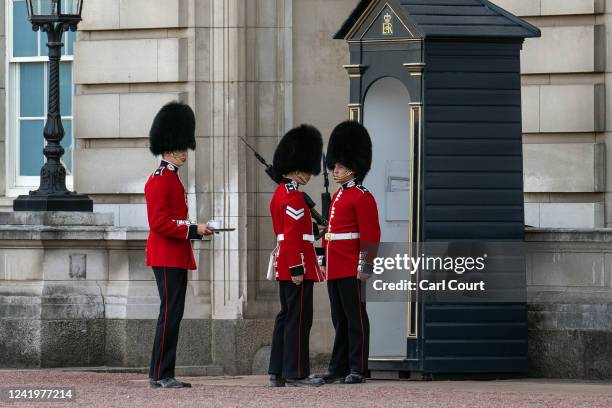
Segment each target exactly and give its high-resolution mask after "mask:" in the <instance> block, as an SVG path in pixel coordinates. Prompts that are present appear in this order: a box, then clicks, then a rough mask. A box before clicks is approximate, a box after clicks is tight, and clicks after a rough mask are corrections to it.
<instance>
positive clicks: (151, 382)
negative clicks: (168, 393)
mask: <svg viewBox="0 0 612 408" xmlns="http://www.w3.org/2000/svg"><path fill="white" fill-rule="evenodd" d="M149 387H151V388H159V387H161V385H159V382H157V381H155V380H154V379H152V378H149Z"/></svg>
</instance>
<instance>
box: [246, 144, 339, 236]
mask: <svg viewBox="0 0 612 408" xmlns="http://www.w3.org/2000/svg"><path fill="white" fill-rule="evenodd" d="M240 139H242V142H243V143H244V144H245V145H246V146H247V147H248V148H249V149H250V150H251V151H252V152H253V153H254V154H255V158H256V159H257V161H259V162H260V163H261V164H263V165H264V166H265V168H266V174H267V175H268V176H270V178H271V179H272V180H273V181H274V182H275V183H276V184H280V183H282V181H283V175H282V174H276V172H275V171H274V168H273V167H272V166H271V165H269V164H268V163H267V162H266V159H264V158H263V157H261V155H260V154H259V153H257V150H255V148H254V147H253V146H251V145H250V144H249V143H248V142H247V141H246V140H244V138H243V137H242V136H240ZM301 193H302V195H303V196H304V200H305V201H306V205H307V206H308V208H310V215H312V218H314V220H315V221H316V222H317V224H319V225H320V226H322V227H327V220H326V219H325V218H323V216H321V214H319V212H318V211H317V210H315V206H316V204H315V202H314V201H313V199H312V198H310V196H309V195H308V194H306V193H304V192H303V191H302V192H301Z"/></svg>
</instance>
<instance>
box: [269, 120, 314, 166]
mask: <svg viewBox="0 0 612 408" xmlns="http://www.w3.org/2000/svg"><path fill="white" fill-rule="evenodd" d="M322 157H323V138H322V137H321V132H319V131H318V130H317V128H315V127H313V126H310V125H301V126H298V127H296V128H295V129H291V130H290V131H289V132H287V134H285V136H283V138H282V139H281V141H280V143H279V144H278V146H277V147H276V151H275V152H274V159H273V160H272V167H273V168H274V172H275V173H276V174H280V175H282V174H288V173H291V172H294V171H303V172H306V173H310V174H314V175H318V174H319V173H321V158H322Z"/></svg>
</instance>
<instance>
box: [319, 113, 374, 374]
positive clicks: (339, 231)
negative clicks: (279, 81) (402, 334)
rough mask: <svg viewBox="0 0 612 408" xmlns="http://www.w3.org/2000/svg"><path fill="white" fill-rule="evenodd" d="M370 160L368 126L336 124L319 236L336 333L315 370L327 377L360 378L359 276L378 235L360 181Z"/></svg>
mask: <svg viewBox="0 0 612 408" xmlns="http://www.w3.org/2000/svg"><path fill="white" fill-rule="evenodd" d="M371 163H372V142H371V140H370V136H369V134H368V131H367V130H366V129H365V128H364V127H363V126H362V125H361V124H359V123H357V122H353V121H348V122H343V123H341V124H340V125H338V126H337V127H336V128H335V129H334V131H333V132H332V134H331V137H330V140H329V145H328V148H327V166H328V168H329V169H330V170H333V172H334V180H335V181H336V182H338V183H339V184H341V187H340V189H338V191H336V193H335V194H334V196H333V199H332V205H331V207H330V211H329V215H328V221H329V225H328V227H327V231H326V234H325V240H324V241H323V248H324V250H325V257H324V263H325V270H326V273H327V290H328V294H329V300H330V306H331V317H332V322H333V324H334V329H335V331H336V337H335V340H334V348H333V351H332V356H331V360H330V363H329V368H328V372H327V373H326V374H323V375H317V376H316V377H317V378H322V379H323V380H324V381H325V382H326V383H333V382H337V381H340V382H344V383H345V384H357V383H362V382H365V376H366V372H367V367H368V354H369V337H370V325H369V321H368V314H367V312H366V307H365V301H364V299H362V281H364V280H366V279H368V278H369V277H370V276H371V274H372V270H373V266H372V264H373V259H374V258H375V257H376V253H375V252H376V250H377V248H378V243H379V241H380V225H379V222H378V209H377V207H376V201H375V199H374V196H373V195H372V193H370V192H369V191H368V190H367V189H366V188H365V187H363V185H362V184H361V183H362V181H363V179H364V178H365V176H366V174H367V173H368V171H369V170H370V167H371ZM366 249H367V250H366ZM368 252H369V253H368Z"/></svg>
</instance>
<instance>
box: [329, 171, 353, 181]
mask: <svg viewBox="0 0 612 408" xmlns="http://www.w3.org/2000/svg"><path fill="white" fill-rule="evenodd" d="M354 178H355V177H354V176H353V170H347V171H345V172H344V174H342V175H341V176H336V175H334V181H335V182H336V183H338V184H344V183H346V182H347V181H349V180H352V179H354Z"/></svg>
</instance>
